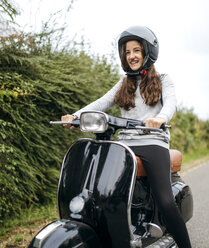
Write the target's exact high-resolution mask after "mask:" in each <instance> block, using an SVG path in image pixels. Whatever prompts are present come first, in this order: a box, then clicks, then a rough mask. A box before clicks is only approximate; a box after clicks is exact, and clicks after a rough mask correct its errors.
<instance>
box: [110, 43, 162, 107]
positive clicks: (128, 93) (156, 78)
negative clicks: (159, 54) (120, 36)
mask: <svg viewBox="0 0 209 248" xmlns="http://www.w3.org/2000/svg"><path fill="white" fill-rule="evenodd" d="M125 49H126V45H125V44H124V45H123V47H122V51H121V64H122V67H123V69H124V70H125V71H128V70H130V68H129V66H128V63H127V60H126V54H125ZM137 80H138V78H137V77H132V76H131V77H130V76H126V77H125V78H124V79H123V83H122V86H121V88H120V89H119V90H118V91H117V93H116V95H115V98H114V102H115V103H116V104H117V105H118V106H120V107H121V108H124V109H125V110H129V109H130V108H134V107H135V94H136V89H137V85H136V83H137ZM139 88H140V94H141V96H142V98H143V100H144V103H145V104H147V105H149V106H154V105H155V104H156V103H157V102H158V101H159V98H160V95H161V93H162V86H161V79H160V75H159V74H158V73H157V71H156V70H155V67H154V65H151V67H150V68H149V69H148V70H147V73H146V75H142V76H141V83H140V86H139Z"/></svg>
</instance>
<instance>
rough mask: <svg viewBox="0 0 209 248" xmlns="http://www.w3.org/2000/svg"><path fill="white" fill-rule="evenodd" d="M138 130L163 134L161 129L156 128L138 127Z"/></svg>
mask: <svg viewBox="0 0 209 248" xmlns="http://www.w3.org/2000/svg"><path fill="white" fill-rule="evenodd" d="M136 129H141V130H146V131H153V132H160V133H162V132H163V129H161V128H155V127H144V126H136Z"/></svg>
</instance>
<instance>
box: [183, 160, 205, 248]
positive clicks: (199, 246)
mask: <svg viewBox="0 0 209 248" xmlns="http://www.w3.org/2000/svg"><path fill="white" fill-rule="evenodd" d="M181 177H182V179H183V180H184V181H185V182H186V183H187V184H189V186H190V187H191V190H192V193H193V200H194V215H193V217H192V219H190V220H189V221H188V223H187V228H188V232H189V236H190V239H191V243H192V248H209V161H208V162H207V163H205V164H203V165H200V166H198V167H196V168H194V169H192V170H190V171H188V172H186V173H183V174H182V175H181Z"/></svg>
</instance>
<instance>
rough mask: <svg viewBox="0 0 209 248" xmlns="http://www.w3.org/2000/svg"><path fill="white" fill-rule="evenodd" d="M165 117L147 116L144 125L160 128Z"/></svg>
mask: <svg viewBox="0 0 209 248" xmlns="http://www.w3.org/2000/svg"><path fill="white" fill-rule="evenodd" d="M165 122H166V121H165V119H163V118H160V117H155V118H149V119H147V120H146V125H145V126H146V127H154V128H160V127H161V125H162V124H163V123H165Z"/></svg>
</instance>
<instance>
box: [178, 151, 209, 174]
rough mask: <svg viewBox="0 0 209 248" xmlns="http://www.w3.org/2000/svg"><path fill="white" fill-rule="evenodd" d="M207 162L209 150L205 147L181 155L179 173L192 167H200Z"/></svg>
mask: <svg viewBox="0 0 209 248" xmlns="http://www.w3.org/2000/svg"><path fill="white" fill-rule="evenodd" d="M207 161H209V150H208V148H207V147H205V148H200V149H197V150H195V151H192V152H191V153H186V154H183V161H182V169H181V172H185V171H187V170H190V169H192V168H193V167H196V166H198V165H201V164H203V163H205V162H207Z"/></svg>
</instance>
